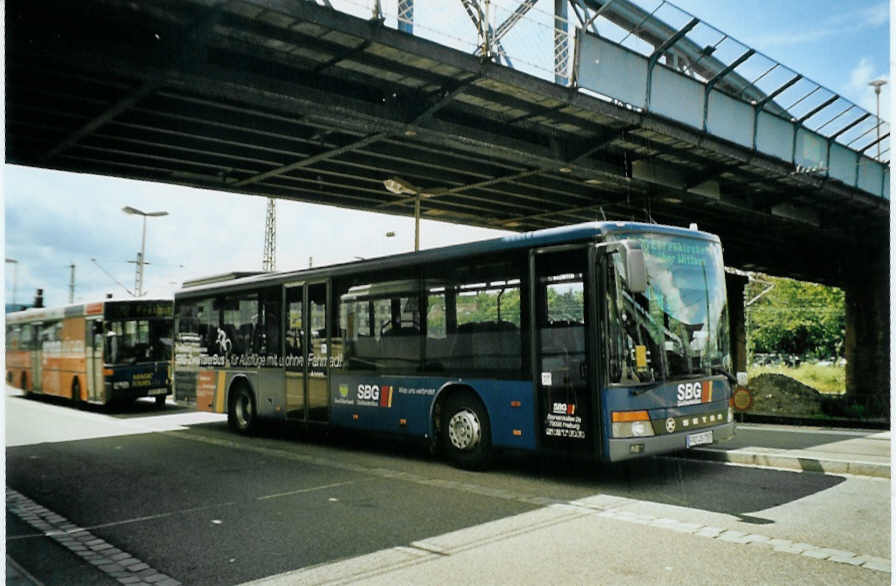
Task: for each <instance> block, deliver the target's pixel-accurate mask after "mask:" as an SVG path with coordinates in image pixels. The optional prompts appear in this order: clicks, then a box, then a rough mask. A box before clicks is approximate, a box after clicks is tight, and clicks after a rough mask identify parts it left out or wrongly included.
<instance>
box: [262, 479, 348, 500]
mask: <svg viewBox="0 0 896 586" xmlns="http://www.w3.org/2000/svg"><path fill="white" fill-rule="evenodd" d="M356 482H358V481H357V480H347V481H345V482H334V483H333V484H324V485H323V486H313V487H311V488H300V489H298V490H291V491H289V492H278V493H277V494H269V495H266V496H259V497H256V498H255V500H257V501H264V500H267V499H276V498H280V497H282V496H292V495H294V494H304V493H306V492H315V491H317V490H326V489H328V488H335V487H337V486H345V485H347V484H355V483H356Z"/></svg>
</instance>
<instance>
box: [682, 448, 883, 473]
mask: <svg viewBox="0 0 896 586" xmlns="http://www.w3.org/2000/svg"><path fill="white" fill-rule="evenodd" d="M684 454H685V457H686V458H687V457H690V458H694V459H698V460H710V461H714V462H730V463H732V464H746V465H750V466H766V467H772V468H787V469H790V470H800V471H802V472H820V473H822V474H855V475H858V476H872V477H875V478H890V465H889V464H880V463H878V462H861V461H856V460H830V459H827V460H822V459H819V458H813V457H805V456H797V455H792V454H787V453H775V452H757V451H751V450H744V449H740V450H721V449H714V448H694V449H692V450H688V451H687V452H685V453H684Z"/></svg>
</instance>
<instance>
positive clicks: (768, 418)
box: [734, 411, 890, 431]
mask: <svg viewBox="0 0 896 586" xmlns="http://www.w3.org/2000/svg"><path fill="white" fill-rule="evenodd" d="M734 420H735V421H736V422H737V423H773V424H777V425H797V426H806V427H830V428H840V429H873V430H883V431H886V430H889V429H890V420H889V419H861V420H857V419H845V418H837V417H798V416H793V415H770V414H766V413H751V412H749V411H744V412H740V413H735V414H734Z"/></svg>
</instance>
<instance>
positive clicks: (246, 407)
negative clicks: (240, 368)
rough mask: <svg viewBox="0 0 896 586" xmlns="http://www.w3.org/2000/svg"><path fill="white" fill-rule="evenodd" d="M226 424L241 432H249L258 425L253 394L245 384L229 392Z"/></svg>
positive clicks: (253, 430)
mask: <svg viewBox="0 0 896 586" xmlns="http://www.w3.org/2000/svg"><path fill="white" fill-rule="evenodd" d="M227 424H228V425H229V426H230V429H231V430H233V431H235V432H237V433H242V434H251V433H253V432H255V429H256V428H257V426H258V417H257V412H256V410H255V395H254V394H253V393H252V391H251V390H250V389H249V388H248V387H247V386H245V385H239V386H237V387H235V388H234V389H233V390H232V391H231V392H230V403H229V406H228V408H227Z"/></svg>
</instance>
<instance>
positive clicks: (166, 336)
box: [6, 299, 173, 407]
mask: <svg viewBox="0 0 896 586" xmlns="http://www.w3.org/2000/svg"><path fill="white" fill-rule="evenodd" d="M172 313H173V303H172V301H171V300H170V299H169V300H162V299H155V300H150V299H140V300H124V301H111V300H105V301H101V302H98V303H84V304H77V305H69V306H67V307H58V308H40V309H26V310H24V311H18V312H14V313H9V314H7V315H6V382H7V383H9V384H11V385H13V386H18V387H19V388H21V389H22V390H23V391H25V392H26V393H29V394H30V393H35V394H44V395H54V396H58V397H65V398H70V399H71V400H72V401H73V402H75V403H76V404H77V403H84V402H86V403H91V404H98V405H107V404H109V403H111V402H113V401H115V402H118V401H134V400H136V399H137V398H139V397H155V401H156V405H158V406H160V407H162V406H164V405H165V398H166V397H167V395H170V394H171V376H170V365H171V324H172Z"/></svg>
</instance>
